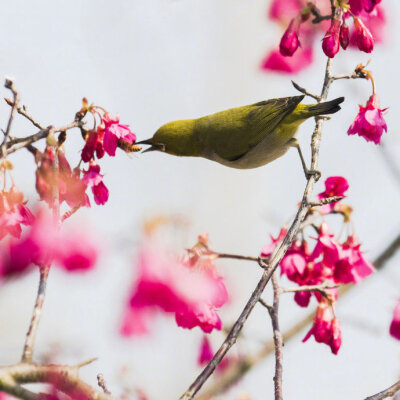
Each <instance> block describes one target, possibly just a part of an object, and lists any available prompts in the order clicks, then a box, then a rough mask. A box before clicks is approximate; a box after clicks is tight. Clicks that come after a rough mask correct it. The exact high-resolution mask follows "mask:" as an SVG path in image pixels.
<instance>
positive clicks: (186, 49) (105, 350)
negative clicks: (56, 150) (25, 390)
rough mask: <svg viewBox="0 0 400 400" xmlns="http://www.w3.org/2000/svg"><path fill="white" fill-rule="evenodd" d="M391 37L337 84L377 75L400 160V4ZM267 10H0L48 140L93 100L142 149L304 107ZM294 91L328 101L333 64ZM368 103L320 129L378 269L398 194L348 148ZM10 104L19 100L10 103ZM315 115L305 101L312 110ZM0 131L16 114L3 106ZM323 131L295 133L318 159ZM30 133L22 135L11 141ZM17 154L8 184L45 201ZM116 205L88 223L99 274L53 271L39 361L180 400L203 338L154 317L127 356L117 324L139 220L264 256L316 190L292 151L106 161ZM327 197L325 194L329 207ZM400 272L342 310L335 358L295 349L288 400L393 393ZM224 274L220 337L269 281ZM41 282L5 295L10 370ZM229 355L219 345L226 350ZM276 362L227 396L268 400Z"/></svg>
mask: <svg viewBox="0 0 400 400" xmlns="http://www.w3.org/2000/svg"><path fill="white" fill-rule="evenodd" d="M383 3H384V5H385V6H387V10H388V15H389V32H388V35H387V41H386V44H385V45H384V46H379V47H378V46H377V48H376V50H375V51H374V53H373V54H372V55H367V54H365V53H361V52H355V51H353V52H350V51H348V52H346V53H344V52H343V51H342V52H340V53H339V55H338V56H337V57H335V61H334V70H335V72H337V73H348V72H351V71H352V69H353V68H354V66H355V65H356V64H358V63H359V62H366V61H367V60H368V59H370V58H372V62H371V64H370V68H371V69H372V70H373V72H374V76H375V78H376V81H377V88H378V94H379V95H380V97H381V103H382V106H384V107H390V109H389V111H388V113H387V115H386V120H387V123H388V127H389V132H388V134H387V135H385V137H384V144H385V145H386V148H387V149H388V151H389V152H390V154H391V155H392V156H393V157H394V158H395V159H396V158H397V159H398V152H399V150H400V141H399V136H398V135H399V132H398V127H397V126H398V123H397V120H398V115H397V114H398V110H399V101H398V90H399V77H398V76H399V74H398V61H399V60H400V50H399V49H400V47H399V33H400V31H399V28H398V27H399V25H398V24H397V25H396V23H397V21H398V20H399V18H400V5H399V2H398V1H396V0H392V1H390V0H385V1H383ZM267 9H268V2H267V1H264V0H253V1H243V0H218V1H215V0H202V1H197V0H174V1H172V0H132V1H122V0H120V1H105V0H97V1H76V0H75V1H69V2H61V1H49V0H40V1H39V0H38V1H35V2H27V1H13V2H2V4H1V5H0V15H1V17H2V18H1V20H2V21H1V24H0V38H1V41H0V42H1V45H0V50H1V51H0V72H1V76H2V77H5V76H12V77H14V78H15V82H16V85H17V87H18V88H19V90H20V92H21V96H22V102H23V104H26V105H27V106H28V109H29V111H30V112H31V113H32V114H33V115H34V116H35V117H36V118H37V119H38V120H40V121H41V122H42V123H43V124H45V125H48V124H54V125H62V124H64V123H67V122H69V121H71V120H72V119H73V115H74V113H75V112H76V110H77V109H78V108H79V107H80V101H81V98H82V97H83V96H86V97H87V98H88V99H89V100H90V102H95V103H96V104H99V105H102V106H104V107H106V108H107V109H108V110H109V111H110V112H112V113H117V112H118V113H119V114H120V117H121V121H122V122H123V123H128V124H130V125H131V127H132V129H133V130H134V131H135V132H136V133H137V136H138V138H139V139H145V138H148V137H150V136H151V135H152V134H153V133H154V132H155V130H156V129H157V128H158V127H159V126H160V125H162V124H163V123H165V122H167V121H170V120H174V119H183V118H190V117H197V116H202V115H205V114H209V113H212V112H215V111H219V110H223V109H226V108H229V107H233V106H239V105H244V104H250V103H252V102H255V101H260V100H262V99H267V98H273V97H282V96H291V95H297V93H296V92H295V90H294V89H293V88H292V86H291V84H290V77H287V76H281V75H275V74H271V73H265V72H263V71H261V70H260V69H259V65H260V62H261V59H262V58H263V57H264V55H265V54H266V52H267V51H268V50H269V49H270V48H271V47H272V46H275V45H276V43H278V41H279V38H280V34H281V30H280V28H278V27H277V26H276V25H275V24H273V23H272V22H270V21H269V20H268V19H267V17H266V15H267ZM316 53H317V55H316V62H315V63H314V65H313V66H312V67H311V68H309V69H308V70H307V71H306V72H304V73H301V74H300V75H299V76H297V77H296V78H295V79H296V81H297V82H298V83H300V84H301V85H303V86H306V87H307V88H309V89H310V90H312V91H319V88H320V87H321V83H322V77H323V67H324V64H325V57H324V56H323V54H322V51H321V50H320V48H318V49H317V52H316ZM369 94H370V86H369V83H368V82H364V81H351V82H350V81H340V82H338V83H335V84H334V85H333V87H332V90H331V93H330V98H335V97H337V96H341V95H344V96H346V103H345V105H344V109H343V111H341V112H340V114H337V115H335V116H334V117H333V119H332V120H331V121H330V122H328V123H327V124H326V127H325V129H324V134H323V142H322V146H321V163H320V169H321V171H322V173H323V178H326V177H328V176H330V175H343V176H345V177H346V178H347V179H348V181H349V182H350V190H349V192H348V195H349V196H348V199H347V202H348V203H350V204H352V205H353V206H354V208H355V211H354V224H355V226H356V232H357V234H358V236H359V237H360V239H361V241H362V242H363V248H364V250H366V251H367V255H368V257H370V258H371V259H373V258H374V256H376V255H377V254H379V252H380V251H381V250H382V249H383V247H384V246H385V244H387V243H388V242H389V241H390V240H391V239H392V238H393V237H394V236H395V235H396V234H397V233H398V231H399V221H400V212H399V200H400V193H399V189H400V186H399V185H400V182H398V181H397V182H396V181H395V180H394V178H393V175H392V174H391V172H390V170H389V169H388V168H387V166H386V164H385V163H384V162H383V157H382V154H381V151H380V149H379V148H378V147H376V146H375V145H374V144H371V143H366V142H365V141H364V140H363V139H361V138H359V137H355V136H352V137H348V136H347V134H346V131H347V129H348V126H349V125H350V124H351V122H352V120H353V118H354V117H355V115H356V113H357V110H358V106H357V104H359V103H364V102H365V101H366V99H367V98H368V96H369ZM2 96H9V93H7V92H6V91H5V89H3V91H2ZM310 102H311V101H310ZM0 107H1V108H0V117H1V119H0V121H1V126H2V127H4V126H5V124H6V119H7V116H8V112H9V108H8V106H6V105H5V104H2V105H0ZM312 128H313V122H312V121H308V122H307V123H305V124H304V125H303V126H302V128H301V131H300V133H299V139H300V142H301V143H302V147H303V150H304V151H305V152H306V155H307V156H308V155H309V141H310V135H311V132H312ZM34 132H35V130H34V129H33V128H32V127H31V126H30V125H29V124H27V123H25V122H24V121H21V118H19V119H18V122H17V123H16V124H15V125H14V132H13V133H14V134H15V135H17V136H18V135H21V136H22V135H27V134H31V133H34ZM79 136H80V135H79V132H78V131H76V132H71V134H70V135H69V137H68V143H67V155H68V157H69V159H71V160H73V162H72V164H75V163H76V162H77V160H78V158H79V152H78V149H80V148H81V147H82V139H81V138H80V137H79ZM31 158H32V157H31V155H30V154H28V153H25V152H21V154H20V155H15V156H13V157H12V158H11V159H12V160H13V162H14V164H15V172H14V178H15V181H16V184H17V185H18V187H19V188H20V189H21V190H23V191H24V192H25V193H26V196H27V198H30V199H35V198H36V194H35V192H34V185H33V182H34V164H33V162H32V159H31ZM101 165H102V171H103V172H104V173H105V183H106V185H107V186H108V188H109V189H110V199H109V202H108V203H107V204H106V205H105V206H102V207H100V206H97V207H96V206H93V208H92V209H90V210H88V211H80V212H79V216H77V217H75V220H76V221H79V222H82V221H87V222H88V223H90V224H91V225H92V226H94V227H95V228H96V230H97V232H98V234H99V235H100V236H102V237H103V238H104V244H105V246H104V252H103V255H102V258H101V263H100V265H99V266H98V269H97V270H96V271H95V272H92V273H90V274H88V275H84V276H70V275H68V276H66V275H65V274H63V273H62V272H60V271H58V270H56V269H54V270H53V271H51V275H50V280H49V287H48V295H47V298H46V302H45V306H44V314H43V320H42V323H41V325H40V329H39V332H38V338H37V346H36V358H37V359H40V357H43V356H44V355H46V354H49V353H50V354H52V356H53V358H52V359H53V361H55V362H60V363H61V362H69V363H78V362H80V361H82V360H84V359H87V358H90V357H93V356H97V357H99V361H97V362H96V363H94V364H92V365H91V366H88V367H86V368H85V369H83V370H82V375H83V377H84V378H85V379H86V380H87V381H88V382H89V383H91V384H95V381H96V380H95V376H96V374H97V373H98V372H102V373H104V376H105V378H106V380H107V381H108V383H109V387H110V389H111V390H112V391H113V393H114V394H116V395H118V394H120V393H121V390H122V388H129V389H132V388H134V387H140V388H142V389H143V390H144V391H145V392H146V393H147V394H148V396H149V399H151V400H156V399H174V398H177V397H178V396H179V395H180V394H182V393H183V391H184V390H185V389H186V388H187V386H188V385H189V384H190V383H191V381H192V380H193V379H194V378H195V376H196V375H197V374H198V373H199V371H200V370H199V368H198V367H197V366H196V363H195V360H196V356H197V349H198V345H199V342H200V338H201V333H200V332H199V331H198V330H197V329H196V330H194V331H186V330H182V329H180V328H177V327H176V326H175V323H174V321H173V319H172V318H162V317H160V318H159V319H158V320H157V321H156V323H155V325H154V326H153V333H152V336H151V337H147V338H142V339H129V340H126V339H125V340H122V339H121V338H120V337H119V336H118V324H119V322H120V317H121V313H122V308H123V305H124V301H125V300H126V296H127V290H128V288H129V287H130V285H131V280H132V278H133V276H134V260H135V254H136V250H137V244H138V241H139V240H140V237H141V229H142V223H143V221H144V220H145V219H146V218H148V217H151V216H152V215H154V214H160V213H162V214H167V215H170V214H171V215H177V214H179V215H182V216H184V217H185V218H186V219H187V220H188V221H189V222H190V225H189V227H188V228H187V229H186V231H185V234H184V235H182V234H181V235H180V236H179V238H180V239H179V240H180V241H181V245H182V248H183V247H188V246H190V245H192V244H193V243H194V242H195V241H196V237H197V234H198V233H202V232H204V231H208V232H209V234H210V238H211V244H212V247H213V248H214V249H215V250H218V251H225V252H234V253H242V254H249V255H257V254H258V252H259V250H260V248H261V247H262V245H263V244H264V243H266V242H267V241H268V237H269V236H268V235H269V233H272V234H274V235H275V234H276V233H277V232H278V231H279V228H280V226H281V225H282V224H284V223H285V222H287V220H288V219H289V218H290V217H291V216H292V215H293V214H294V212H295V210H296V206H297V203H298V201H299V200H300V198H301V194H302V191H303V188H304V184H305V180H304V176H303V172H302V170H301V169H300V163H299V160H298V156H297V154H296V152H295V151H290V152H289V153H287V154H286V156H285V157H283V158H281V159H279V160H277V161H276V162H274V163H273V164H271V165H268V166H266V167H263V168H260V169H256V170H250V171H237V170H231V169H228V168H226V167H223V166H220V165H218V164H216V163H212V162H210V161H207V160H203V159H189V158H188V159H180V158H174V157H171V156H167V155H163V154H159V153H150V154H145V155H140V154H139V155H134V156H130V157H128V156H126V155H125V154H124V153H122V152H121V153H119V154H118V157H116V158H113V159H109V158H105V159H104V160H102V161H101ZM323 180H324V179H321V182H319V183H318V187H317V192H316V193H318V192H319V191H322V188H323ZM399 262H400V256H396V257H394V258H393V259H392V260H391V262H390V263H388V264H387V265H386V267H385V269H384V271H383V272H379V273H378V274H377V275H376V276H375V277H374V278H371V279H369V280H367V281H366V282H365V283H363V284H361V286H360V287H359V288H356V289H355V290H354V291H353V293H352V294H351V295H349V296H348V297H346V299H343V301H341V302H339V304H338V315H339V317H340V319H341V322H342V329H343V345H342V348H341V349H340V352H339V355H338V356H334V355H332V354H331V353H330V350H329V348H328V347H327V346H325V345H322V344H317V343H315V342H314V340H313V339H310V340H309V341H308V342H307V343H306V344H302V343H301V339H302V337H303V336H302V335H304V334H305V332H304V333H302V334H301V335H299V336H297V337H296V338H294V339H293V340H291V341H290V342H288V343H287V345H286V346H285V348H284V350H285V357H284V394H285V397H286V398H288V399H320V398H324V399H326V400H331V399H332V400H333V399H361V398H363V397H365V396H366V395H370V394H372V393H375V392H377V391H379V390H381V389H383V388H384V387H387V386H389V385H390V384H392V383H394V381H395V380H396V379H397V378H398V375H399V371H400V363H399V361H400V359H399V355H400V352H399V344H398V342H396V341H395V340H394V339H392V338H391V337H390V336H389V334H388V327H389V323H390V320H391V313H392V309H393V307H394V305H395V302H396V301H397V298H398V297H399V296H400V285H399V283H400V274H399V271H398V268H399V267H398V264H399ZM219 265H220V268H221V273H223V274H224V276H225V277H226V282H227V285H228V288H229V290H230V293H231V299H232V301H231V304H230V305H229V306H227V307H225V309H224V310H223V311H222V316H223V319H224V321H225V323H226V324H229V323H231V322H233V321H234V319H235V318H236V317H237V315H238V314H239V312H240V310H241V309H242V308H243V306H244V304H245V302H246V300H247V298H248V297H249V295H250V292H251V290H252V289H253V288H254V286H255V284H256V282H257V281H258V279H259V276H260V271H259V270H258V269H257V268H256V267H255V266H254V265H252V264H250V263H240V262H233V261H224V262H220V263H219ZM36 286H37V274H35V273H33V274H31V275H29V276H27V277H25V278H23V279H21V280H18V281H16V282H11V283H7V284H5V285H2V286H1V288H0V321H1V323H0V363H1V364H7V363H14V362H16V361H17V360H18V359H19V356H20V352H21V349H22V343H23V340H24V335H25V332H26V329H27V325H28V321H29V318H30V314H31V309H32V305H33V301H34V297H35V293H36ZM281 310H282V327H283V329H284V328H285V327H289V326H291V324H292V323H294V322H295V321H297V320H298V319H300V318H301V316H302V315H303V313H304V311H303V310H301V309H299V308H298V307H296V306H294V305H293V300H292V298H291V296H288V297H287V298H284V299H283V301H282V306H281ZM245 336H246V339H243V340H242V341H241V343H240V345H239V346H240V349H241V350H242V351H255V350H256V349H257V348H258V347H259V346H260V345H261V344H262V342H264V341H267V340H269V339H270V338H271V327H270V321H269V318H268V316H267V313H266V312H265V310H264V309H262V308H258V307H257V309H256V310H255V311H254V313H253V314H252V316H251V317H250V319H249V323H248V326H246V329H245ZM222 339H223V336H222V335H221V334H220V333H215V334H213V335H212V341H213V344H214V346H217V345H218V344H219V343H220V342H221V341H222ZM272 376H273V359H272V358H271V359H267V360H265V361H264V362H263V363H262V364H260V365H259V366H258V367H257V368H256V369H254V371H252V372H251V373H250V374H248V375H247V377H246V378H245V379H244V380H243V381H242V382H241V383H240V384H238V385H237V386H235V388H234V389H233V390H232V391H230V392H229V394H228V395H227V396H226V398H227V399H234V398H236V396H237V395H238V394H239V393H246V394H248V395H249V396H251V398H252V399H254V400H261V399H265V398H272V393H273V392H272V385H273V382H272Z"/></svg>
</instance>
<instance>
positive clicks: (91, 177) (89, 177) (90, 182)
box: [83, 161, 109, 205]
mask: <svg viewBox="0 0 400 400" xmlns="http://www.w3.org/2000/svg"><path fill="white" fill-rule="evenodd" d="M83 175H84V176H83V182H84V183H85V185H86V186H89V187H90V188H91V189H92V192H93V196H94V201H95V202H96V204H98V205H103V204H105V203H106V202H107V200H108V195H109V192H108V189H107V187H106V185H105V184H104V182H103V175H101V174H100V165H98V164H97V163H96V162H95V161H91V162H90V165H89V169H88V170H87V171H83Z"/></svg>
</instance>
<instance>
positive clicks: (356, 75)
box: [331, 72, 365, 81]
mask: <svg viewBox="0 0 400 400" xmlns="http://www.w3.org/2000/svg"><path fill="white" fill-rule="evenodd" d="M360 78H361V79H365V75H363V74H361V73H360V72H353V73H352V74H343V75H334V76H332V77H331V79H332V81H337V80H339V79H360Z"/></svg>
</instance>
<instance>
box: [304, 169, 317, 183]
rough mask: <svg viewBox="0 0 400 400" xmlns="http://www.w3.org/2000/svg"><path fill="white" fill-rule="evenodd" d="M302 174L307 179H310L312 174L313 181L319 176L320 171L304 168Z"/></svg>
mask: <svg viewBox="0 0 400 400" xmlns="http://www.w3.org/2000/svg"><path fill="white" fill-rule="evenodd" d="M304 174H305V176H306V179H307V180H308V179H310V178H311V177H312V176H314V180H315V182H318V181H319V179H320V178H321V171H318V170H317V169H307V170H304Z"/></svg>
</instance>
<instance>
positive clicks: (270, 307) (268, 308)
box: [258, 298, 272, 314]
mask: <svg viewBox="0 0 400 400" xmlns="http://www.w3.org/2000/svg"><path fill="white" fill-rule="evenodd" d="M258 302H259V303H260V304H261V305H262V306H263V307H265V308H266V309H267V310H268V312H269V313H270V314H271V311H272V306H271V305H270V304H268V303H267V302H266V301H265V300H264V299H262V298H260V299H258Z"/></svg>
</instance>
